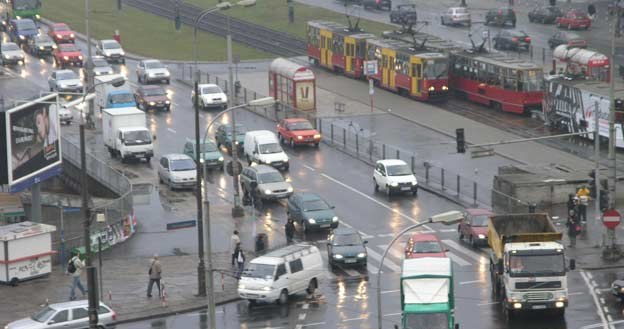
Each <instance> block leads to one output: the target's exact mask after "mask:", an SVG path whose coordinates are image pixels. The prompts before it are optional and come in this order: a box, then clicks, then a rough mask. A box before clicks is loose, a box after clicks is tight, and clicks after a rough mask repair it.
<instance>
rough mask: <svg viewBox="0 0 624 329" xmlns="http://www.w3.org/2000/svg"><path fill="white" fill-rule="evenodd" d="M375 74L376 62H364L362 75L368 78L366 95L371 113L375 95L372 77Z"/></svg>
mask: <svg viewBox="0 0 624 329" xmlns="http://www.w3.org/2000/svg"><path fill="white" fill-rule="evenodd" d="M376 74H377V61H375V60H373V61H365V62H364V75H365V76H367V77H368V95H369V96H370V107H371V113H372V112H373V109H374V108H375V107H374V95H375V80H374V79H373V77H372V76H373V75H376Z"/></svg>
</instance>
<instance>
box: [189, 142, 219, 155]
mask: <svg viewBox="0 0 624 329" xmlns="http://www.w3.org/2000/svg"><path fill="white" fill-rule="evenodd" d="M194 149H195V145H193V150H194ZM199 151H200V152H202V153H205V152H215V151H217V145H215V143H203V144H199Z"/></svg>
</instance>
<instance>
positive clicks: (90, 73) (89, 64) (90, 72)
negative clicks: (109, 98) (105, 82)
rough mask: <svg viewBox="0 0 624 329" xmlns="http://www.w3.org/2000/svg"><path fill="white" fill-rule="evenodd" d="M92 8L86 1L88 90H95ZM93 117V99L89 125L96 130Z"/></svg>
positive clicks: (90, 107)
mask: <svg viewBox="0 0 624 329" xmlns="http://www.w3.org/2000/svg"><path fill="white" fill-rule="evenodd" d="M90 7H91V6H90V0H85V18H86V22H85V24H86V32H87V61H86V63H85V65H86V68H87V86H86V87H87V90H91V89H93V59H92V58H91V32H90V29H89V15H90V11H91V8H90ZM93 117H94V115H93V99H91V100H89V110H88V111H87V125H88V126H89V127H90V128H95V121H93Z"/></svg>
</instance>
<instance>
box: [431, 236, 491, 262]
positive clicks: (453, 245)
mask: <svg viewBox="0 0 624 329" xmlns="http://www.w3.org/2000/svg"><path fill="white" fill-rule="evenodd" d="M442 243H444V244H445V245H447V246H449V247H451V248H453V249H455V250H457V251H458V252H461V253H462V254H464V255H466V256H468V257H470V258H472V259H474V260H476V261H477V262H478V263H482V264H483V263H487V259H486V258H485V257H484V256H482V255H480V254H478V253H476V252H474V251H472V250H468V249H466V248H464V247H462V246H460V245H459V244H458V243H457V242H455V241H453V240H447V239H445V240H442Z"/></svg>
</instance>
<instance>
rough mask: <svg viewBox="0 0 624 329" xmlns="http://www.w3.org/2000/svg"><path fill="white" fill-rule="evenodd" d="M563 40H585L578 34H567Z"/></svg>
mask: <svg viewBox="0 0 624 329" xmlns="http://www.w3.org/2000/svg"><path fill="white" fill-rule="evenodd" d="M563 38H564V39H566V40H579V39H583V38H582V37H581V36H580V35H578V34H576V33H569V32H568V33H565V34H564V35H563Z"/></svg>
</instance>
